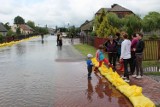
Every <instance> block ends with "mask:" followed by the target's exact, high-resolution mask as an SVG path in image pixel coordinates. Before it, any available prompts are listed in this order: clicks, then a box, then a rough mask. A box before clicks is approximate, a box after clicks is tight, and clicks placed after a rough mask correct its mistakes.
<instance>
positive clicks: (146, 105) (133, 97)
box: [92, 58, 155, 107]
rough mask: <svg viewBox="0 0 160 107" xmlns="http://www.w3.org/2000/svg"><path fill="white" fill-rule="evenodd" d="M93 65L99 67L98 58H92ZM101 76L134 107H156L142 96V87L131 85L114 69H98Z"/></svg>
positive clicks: (103, 66)
mask: <svg viewBox="0 0 160 107" xmlns="http://www.w3.org/2000/svg"><path fill="white" fill-rule="evenodd" d="M92 63H93V64H94V65H95V66H98V61H97V60H96V58H92ZM98 69H99V71H100V73H101V75H103V76H104V77H106V78H107V79H108V81H110V82H111V84H112V85H114V86H115V87H116V89H118V90H119V91H120V92H121V93H123V94H124V95H125V96H126V97H127V98H128V99H129V100H130V101H131V103H132V104H133V106H134V107H155V104H154V103H153V102H152V101H151V100H150V99H149V98H147V97H145V96H144V95H143V94H142V87H139V86H136V85H129V84H128V83H126V82H125V81H124V80H123V79H122V78H121V77H120V76H119V74H118V73H117V72H113V70H112V68H107V67H106V66H105V65H104V64H103V65H102V66H101V67H100V68H98Z"/></svg>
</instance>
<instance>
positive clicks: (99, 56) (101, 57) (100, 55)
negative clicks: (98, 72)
mask: <svg viewBox="0 0 160 107" xmlns="http://www.w3.org/2000/svg"><path fill="white" fill-rule="evenodd" d="M103 52H104V46H103V45H99V47H98V50H97V52H96V59H97V61H98V62H99V66H98V67H101V66H102V63H103V62H104V63H105V64H106V65H108V66H109V67H112V65H111V64H110V63H109V61H108V60H107V59H106V58H105V57H104V53H103ZM96 69H97V68H96Z"/></svg>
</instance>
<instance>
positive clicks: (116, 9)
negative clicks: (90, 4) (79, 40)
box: [80, 4, 134, 34]
mask: <svg viewBox="0 0 160 107" xmlns="http://www.w3.org/2000/svg"><path fill="white" fill-rule="evenodd" d="M103 9H104V11H105V12H108V13H110V12H112V13H115V14H117V16H118V17H119V18H123V17H125V16H126V15H130V14H134V13H133V12H132V11H131V10H129V9H126V8H124V7H122V6H120V5H118V4H113V5H112V6H111V8H101V9H99V10H98V11H97V12H96V13H95V16H99V15H101V14H102V10H103ZM80 29H81V31H84V32H85V33H86V34H88V32H91V31H92V30H93V31H94V26H93V20H92V21H88V20H87V21H85V22H84V23H83V24H82V25H81V26H80Z"/></svg>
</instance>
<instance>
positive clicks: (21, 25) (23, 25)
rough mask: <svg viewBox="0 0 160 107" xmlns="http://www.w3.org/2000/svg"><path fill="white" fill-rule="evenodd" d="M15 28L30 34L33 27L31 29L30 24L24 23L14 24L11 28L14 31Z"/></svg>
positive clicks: (22, 32) (24, 33)
mask: <svg viewBox="0 0 160 107" xmlns="http://www.w3.org/2000/svg"><path fill="white" fill-rule="evenodd" d="M17 28H20V31H21V34H23V35H27V34H32V33H33V32H34V29H32V28H31V27H30V26H28V25H26V24H19V25H17V24H14V25H13V26H12V27H11V29H12V31H13V32H16V30H17Z"/></svg>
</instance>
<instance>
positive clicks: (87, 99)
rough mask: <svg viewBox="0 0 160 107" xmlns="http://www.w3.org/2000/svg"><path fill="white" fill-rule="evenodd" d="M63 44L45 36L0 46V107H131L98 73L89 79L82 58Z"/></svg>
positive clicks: (65, 43) (69, 45)
mask: <svg viewBox="0 0 160 107" xmlns="http://www.w3.org/2000/svg"><path fill="white" fill-rule="evenodd" d="M77 41H78V40H74V43H78V42H77ZM63 44H64V45H63V46H62V48H60V47H57V46H56V37H55V36H46V37H45V38H44V41H41V38H40V37H39V38H36V39H33V40H30V41H26V42H21V43H19V44H16V45H14V46H11V47H4V48H0V107H132V104H131V103H130V101H129V100H128V99H127V98H126V97H125V96H123V95H122V94H121V93H120V92H119V91H117V90H116V89H115V88H114V87H113V86H112V85H111V84H110V83H109V82H108V81H107V80H106V79H105V78H103V77H102V76H100V75H99V74H96V75H95V74H94V73H92V80H88V79H87V69H86V63H85V60H84V59H85V58H84V57H83V56H82V55H81V54H80V53H79V52H78V51H76V50H75V49H74V48H73V46H72V45H71V43H70V40H69V39H64V40H63Z"/></svg>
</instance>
